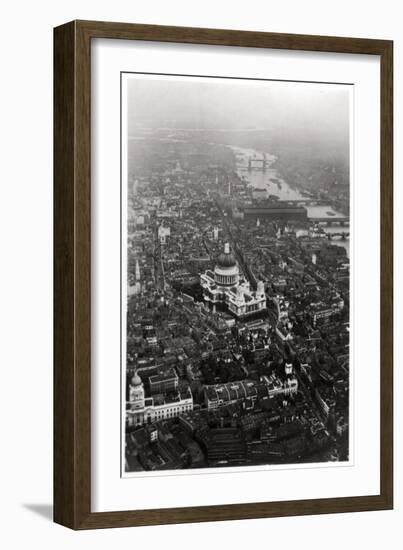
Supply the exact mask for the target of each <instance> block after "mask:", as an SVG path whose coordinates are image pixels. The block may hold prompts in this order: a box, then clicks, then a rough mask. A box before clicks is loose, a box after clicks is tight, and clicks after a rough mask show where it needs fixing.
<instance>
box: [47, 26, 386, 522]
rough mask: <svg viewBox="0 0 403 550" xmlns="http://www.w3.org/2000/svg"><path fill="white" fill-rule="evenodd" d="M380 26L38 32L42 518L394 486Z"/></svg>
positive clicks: (311, 501) (155, 516)
mask: <svg viewBox="0 0 403 550" xmlns="http://www.w3.org/2000/svg"><path fill="white" fill-rule="evenodd" d="M392 55H393V43H392V42H391V41H384V40H372V39H361V38H360V39H359V38H341V37H337V38H336V37H325V36H305V35H291V34H272V33H260V32H245V31H242V32H241V31H235V30H217V29H199V28H182V27H162V26H151V25H137V24H136V25H135V24H133V25H132V24H120V23H105V22H90V21H73V22H71V23H67V24H65V25H62V26H60V27H57V28H56V29H55V32H54V79H55V80H54V139H55V147H54V392H55V400H54V457H55V458H54V520H55V521H56V522H57V523H60V524H62V525H65V526H67V527H70V528H73V529H90V528H104V527H127V526H136V525H153V524H162V523H182V522H200V521H216V520H228V519H243V518H245V519H246V518H261V517H275V516H290V515H303V514H319V513H336V512H354V511H366V510H386V509H391V508H392V506H393V496H392V495H393V446H392V442H393V437H392V427H393V418H392V411H393V388H392V332H393V330H392V328H393V327H392V295H393V293H392V177H393V166H392V159H393V146H392V139H393V128H392V113H393V109H392V93H393V80H392V66H393V61H392Z"/></svg>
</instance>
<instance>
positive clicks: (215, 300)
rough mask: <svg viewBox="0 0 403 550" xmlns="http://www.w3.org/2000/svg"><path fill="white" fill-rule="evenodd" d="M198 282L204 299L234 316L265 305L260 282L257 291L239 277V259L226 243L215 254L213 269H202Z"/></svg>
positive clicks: (264, 307)
mask: <svg viewBox="0 0 403 550" xmlns="http://www.w3.org/2000/svg"><path fill="white" fill-rule="evenodd" d="M200 284H201V286H202V288H203V298H204V301H205V303H206V305H207V306H208V307H209V308H211V309H212V310H213V311H214V312H215V311H216V306H217V305H219V306H221V307H223V308H224V309H226V310H227V311H228V312H229V313H232V314H233V315H234V316H235V317H238V318H242V317H246V316H248V315H251V314H253V313H256V312H258V311H262V310H264V309H266V295H265V291H264V284H263V282H262V281H259V282H258V284H257V290H256V291H253V290H251V288H250V284H249V282H248V281H246V279H244V278H241V277H240V274H239V267H238V263H237V261H236V259H235V256H234V255H233V254H232V252H231V251H230V246H229V244H228V243H226V244H225V247H224V252H222V253H221V254H220V255H219V256H218V258H217V262H216V266H215V268H214V272H213V271H211V270H207V271H206V272H205V273H203V274H202V275H201V276H200Z"/></svg>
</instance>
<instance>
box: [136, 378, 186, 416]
mask: <svg viewBox="0 0 403 550" xmlns="http://www.w3.org/2000/svg"><path fill="white" fill-rule="evenodd" d="M191 410H193V396H192V392H191V390H190V388H189V387H188V388H186V390H185V391H182V392H181V391H178V390H176V391H174V392H171V393H167V394H165V395H164V394H158V395H153V396H152V397H146V396H145V392H144V384H143V382H142V380H141V378H140V376H139V375H138V374H137V372H135V374H134V376H133V378H132V380H131V383H130V386H129V401H128V402H127V404H126V419H127V422H128V425H129V426H141V425H143V424H150V423H152V422H156V421H158V420H164V419H168V418H174V417H176V416H179V415H180V414H183V413H185V412H188V411H191Z"/></svg>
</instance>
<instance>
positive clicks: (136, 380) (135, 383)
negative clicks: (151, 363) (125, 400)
mask: <svg viewBox="0 0 403 550" xmlns="http://www.w3.org/2000/svg"><path fill="white" fill-rule="evenodd" d="M142 383H143V382H142V381H141V378H140V376H139V375H138V374H137V372H135V373H134V375H133V378H132V382H131V384H132V386H141V384H142Z"/></svg>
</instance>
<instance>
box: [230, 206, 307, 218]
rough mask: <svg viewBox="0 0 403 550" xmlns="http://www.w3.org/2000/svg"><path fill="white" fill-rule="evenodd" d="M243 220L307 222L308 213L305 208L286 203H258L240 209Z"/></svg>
mask: <svg viewBox="0 0 403 550" xmlns="http://www.w3.org/2000/svg"><path fill="white" fill-rule="evenodd" d="M238 215H239V216H240V218H241V219H256V218H259V219H261V220H262V219H269V220H307V219H308V212H307V210H306V208H304V207H303V206H297V205H293V204H289V203H287V202H286V201H277V202H267V203H266V204H265V203H264V202H263V201H257V202H256V203H252V204H245V205H244V206H241V207H240V208H239V214H238Z"/></svg>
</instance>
